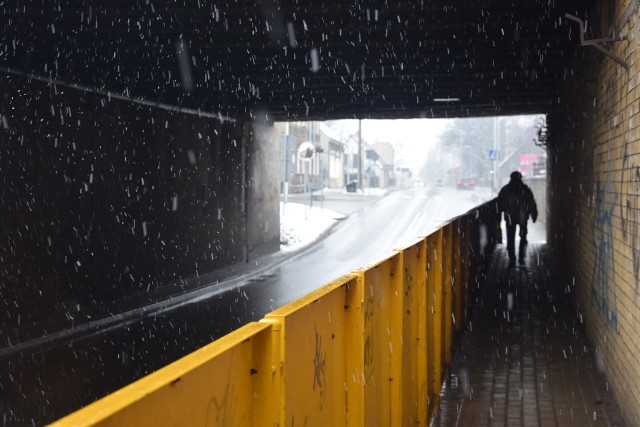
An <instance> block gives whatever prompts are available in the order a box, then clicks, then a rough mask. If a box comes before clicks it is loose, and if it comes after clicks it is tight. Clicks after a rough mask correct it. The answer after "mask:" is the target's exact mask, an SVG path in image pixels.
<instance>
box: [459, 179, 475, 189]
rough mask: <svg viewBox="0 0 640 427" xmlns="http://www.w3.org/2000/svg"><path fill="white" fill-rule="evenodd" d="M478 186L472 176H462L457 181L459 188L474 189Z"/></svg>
mask: <svg viewBox="0 0 640 427" xmlns="http://www.w3.org/2000/svg"><path fill="white" fill-rule="evenodd" d="M475 186H476V182H475V181H474V180H473V179H472V178H460V179H458V181H457V182H456V189H457V190H473V188H474V187H475Z"/></svg>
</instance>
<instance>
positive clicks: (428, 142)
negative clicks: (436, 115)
mask: <svg viewBox="0 0 640 427" xmlns="http://www.w3.org/2000/svg"><path fill="white" fill-rule="evenodd" d="M448 120H450V119H402V120H363V121H362V138H363V139H364V140H366V141H367V142H372V143H373V142H376V141H380V142H390V143H391V144H393V146H394V148H395V149H396V166H405V167H409V168H411V169H413V170H414V171H415V172H416V173H417V172H418V170H419V169H420V167H421V166H422V164H423V163H424V161H425V158H426V157H427V153H428V152H429V150H430V149H431V148H432V147H434V146H435V144H436V143H437V141H438V138H439V136H440V133H441V132H442V131H443V129H444V126H445V123H446V122H447V121H448ZM332 127H333V129H334V130H335V131H337V132H339V134H340V135H341V136H343V137H346V136H348V135H350V134H355V133H357V132H358V121H357V120H340V121H339V123H337V124H336V125H335V126H332Z"/></svg>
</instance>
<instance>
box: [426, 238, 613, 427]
mask: <svg viewBox="0 0 640 427" xmlns="http://www.w3.org/2000/svg"><path fill="white" fill-rule="evenodd" d="M545 249H546V246H545V245H530V247H529V248H528V257H527V260H526V266H525V267H515V268H513V267H511V268H510V267H509V266H508V261H507V255H506V250H505V248H504V246H498V247H497V249H496V253H495V254H494V257H493V261H492V262H493V264H492V269H491V271H490V273H489V277H488V279H487V281H486V283H485V284H484V285H483V287H482V288H481V289H480V290H479V291H478V294H477V296H476V297H475V302H474V307H473V313H472V321H471V327H470V330H468V331H467V332H466V333H465V334H464V335H463V336H462V339H461V341H460V347H459V351H458V352H457V353H456V356H455V358H454V361H453V363H452V367H451V374H450V375H449V377H448V378H447V380H446V385H445V388H444V389H443V392H442V395H441V405H440V410H439V411H438V413H437V414H436V418H435V420H434V421H433V423H432V426H447V427H448V426H505V427H506V426H508V427H512V426H527V427H529V426H537V427H546V426H623V425H624V422H623V420H622V417H621V416H620V413H619V410H618V407H617V405H616V403H615V401H614V399H613V396H612V393H611V392H610V391H609V390H608V385H607V383H606V379H605V378H604V376H603V375H602V373H601V370H599V369H598V363H597V361H596V359H597V358H596V354H595V351H594V348H593V346H592V345H591V344H590V343H589V342H588V340H587V338H586V335H585V332H584V330H583V326H582V324H581V321H580V318H579V317H578V313H577V312H576V309H575V308H574V306H573V304H572V302H571V295H570V291H571V287H572V285H571V282H570V281H569V282H567V281H562V280H561V279H558V278H557V277H555V276H554V275H553V270H552V268H551V266H550V265H549V263H548V261H547V259H546V256H545V255H546V254H545V252H546V251H545Z"/></svg>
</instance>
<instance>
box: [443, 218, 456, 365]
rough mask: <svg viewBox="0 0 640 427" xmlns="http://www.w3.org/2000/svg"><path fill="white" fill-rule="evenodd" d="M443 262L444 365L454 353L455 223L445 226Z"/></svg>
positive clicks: (448, 362)
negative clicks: (452, 348) (452, 349)
mask: <svg viewBox="0 0 640 427" xmlns="http://www.w3.org/2000/svg"><path fill="white" fill-rule="evenodd" d="M443 232H444V233H443V238H442V246H443V257H444V260H443V264H444V271H443V275H442V279H443V282H444V286H443V289H444V292H443V294H444V308H443V325H444V334H443V335H444V337H443V338H444V342H443V345H442V350H443V355H442V360H443V363H444V365H449V364H450V363H451V359H452V354H451V346H452V343H453V317H452V314H453V280H454V276H453V260H452V258H453V250H454V248H453V244H452V240H453V239H452V238H453V224H452V223H449V224H447V225H445V226H444V227H443Z"/></svg>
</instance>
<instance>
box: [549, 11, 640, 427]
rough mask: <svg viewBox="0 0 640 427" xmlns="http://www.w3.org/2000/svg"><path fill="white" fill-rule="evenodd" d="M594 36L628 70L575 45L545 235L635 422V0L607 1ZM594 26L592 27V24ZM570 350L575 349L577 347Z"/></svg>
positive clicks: (639, 420) (638, 325)
mask: <svg viewBox="0 0 640 427" xmlns="http://www.w3.org/2000/svg"><path fill="white" fill-rule="evenodd" d="M593 13H594V14H593V15H592V16H598V17H600V22H599V23H596V27H595V31H594V33H593V35H592V37H593V38H598V37H608V36H610V35H611V34H612V32H616V33H618V32H619V33H620V34H621V35H622V36H626V37H628V38H629V40H628V41H622V42H617V43H614V44H612V46H613V52H614V53H615V54H617V55H618V56H620V57H621V58H622V59H623V60H624V61H625V62H626V63H627V64H629V70H626V69H625V68H624V67H622V66H620V65H618V64H616V62H614V61H613V60H611V59H610V58H608V57H607V56H605V55H604V54H602V53H601V52H599V51H597V50H596V49H593V48H591V47H582V48H578V53H577V59H576V63H575V65H574V67H573V68H571V69H568V70H567V73H566V74H567V76H568V77H567V80H566V81H565V82H564V83H563V84H564V87H565V90H564V93H563V95H562V98H561V99H562V102H561V103H560V104H559V106H558V107H557V108H556V109H555V111H554V112H553V113H552V114H551V115H550V116H549V123H550V128H549V134H550V135H551V136H552V137H551V141H550V147H549V159H548V162H549V165H548V166H549V167H548V170H549V171H550V188H549V202H550V207H551V211H550V213H549V216H550V218H549V237H550V240H551V242H552V245H551V247H552V248H554V249H555V250H556V252H557V257H558V260H559V261H560V263H559V264H558V265H561V266H563V269H565V271H564V273H566V274H567V278H566V283H560V284H559V285H560V286H568V287H570V288H573V289H574V291H575V296H576V304H577V308H578V314H579V319H580V320H583V321H584V323H585V325H586V328H587V331H588V333H589V335H590V337H591V339H592V341H593V342H594V344H595V345H596V348H597V360H598V362H599V363H598V368H600V369H604V371H605V372H606V374H607V377H608V380H609V382H610V384H611V386H612V387H613V389H614V391H615V394H616V396H617V399H618V401H619V403H620V406H621V408H622V410H623V412H624V414H625V418H626V420H627V422H628V424H629V425H640V359H639V358H638V354H640V140H639V139H640V114H639V106H640V79H639V77H638V76H639V73H640V69H639V68H640V63H639V61H638V59H639V58H640V52H639V50H638V42H639V41H640V38H639V36H638V33H639V31H640V27H639V22H638V20H639V18H638V7H637V2H629V1H625V2H605V3H601V4H599V6H598V8H597V9H596V10H595V11H593ZM598 25H599V27H598ZM574 350H575V349H574Z"/></svg>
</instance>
